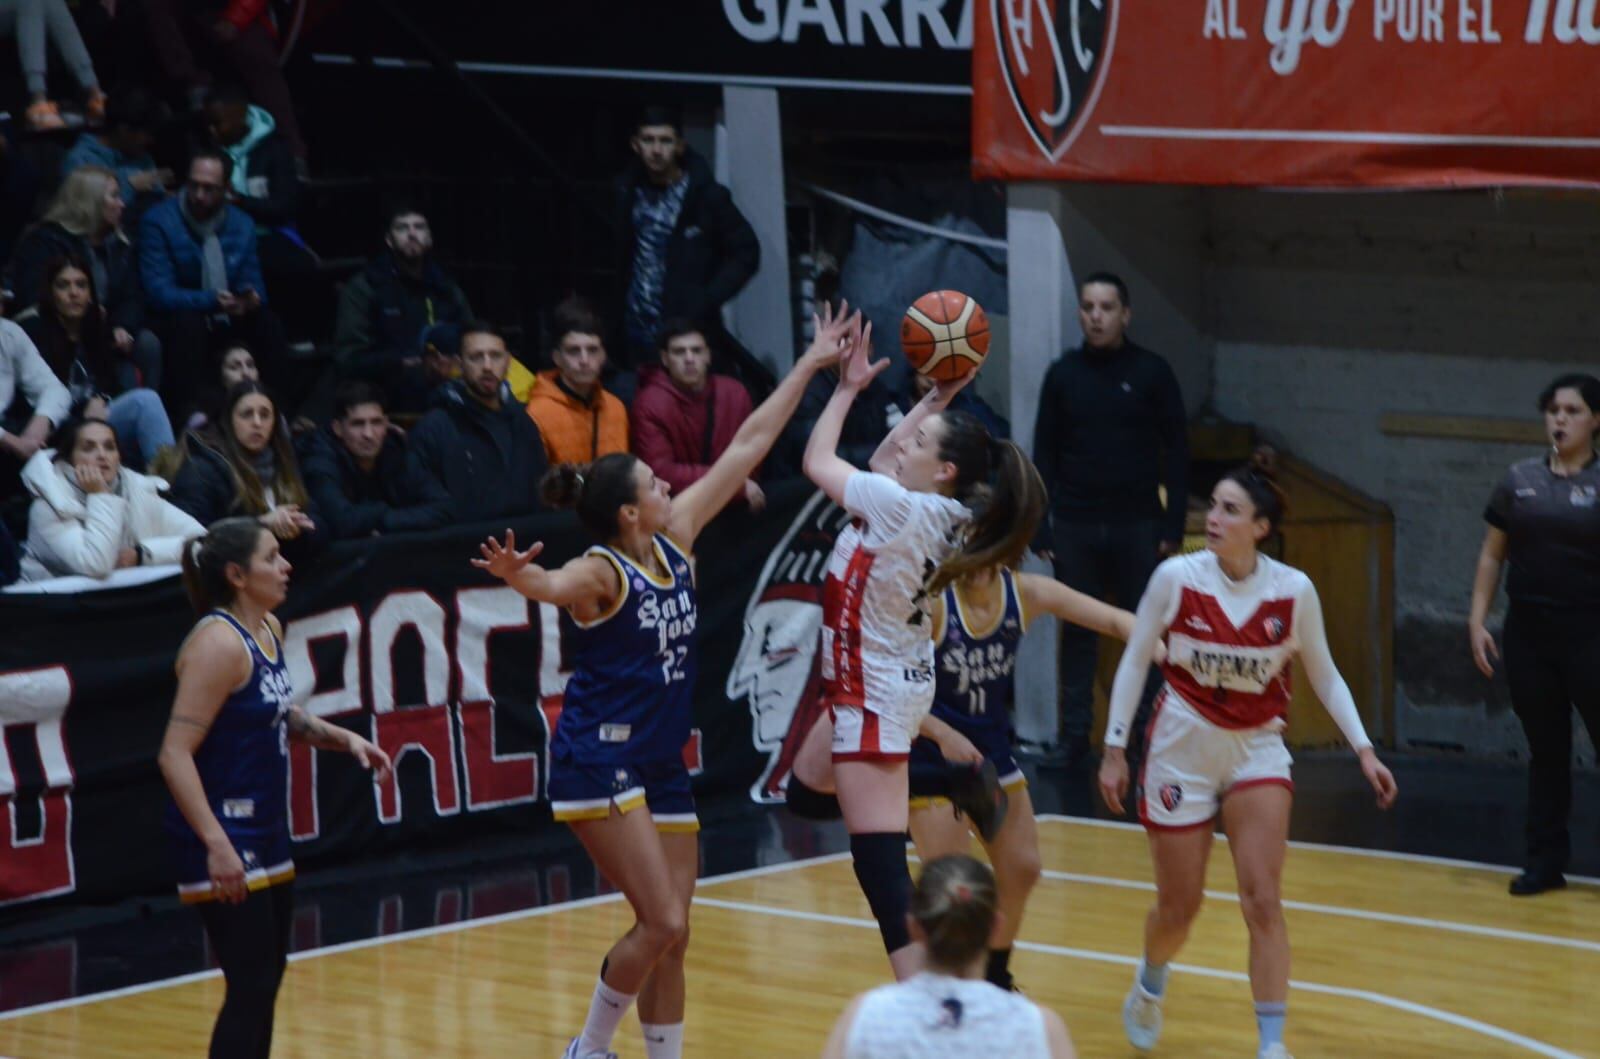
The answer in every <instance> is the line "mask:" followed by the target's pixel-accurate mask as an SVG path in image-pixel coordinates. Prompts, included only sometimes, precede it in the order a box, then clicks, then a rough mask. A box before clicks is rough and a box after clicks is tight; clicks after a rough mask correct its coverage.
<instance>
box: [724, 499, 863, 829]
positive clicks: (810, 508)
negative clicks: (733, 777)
mask: <svg viewBox="0 0 1600 1059" xmlns="http://www.w3.org/2000/svg"><path fill="white" fill-rule="evenodd" d="M849 521H850V516H849V515H848V514H846V513H845V512H844V511H843V510H842V509H840V508H839V507H837V506H835V505H834V504H833V503H831V502H830V501H829V500H828V498H827V497H826V496H824V495H823V494H822V493H817V494H816V495H814V496H813V497H812V498H811V499H810V500H808V501H806V504H805V506H804V507H802V508H801V509H800V513H799V514H798V515H796V516H795V520H794V522H793V523H792V524H791V525H790V526H789V529H788V531H787V532H786V533H784V535H783V539H782V540H780V541H779V542H778V544H777V546H776V547H775V548H773V550H772V553H771V554H770V555H769V556H767V562H766V565H765V566H764V567H762V570H761V577H760V578H759V579H758V580H757V582H756V586H755V589H754V590H753V591H752V592H751V594H750V602H749V604H748V605H747V606H746V608H745V619H744V639H743V641H742V642H741V643H740V644H739V653H738V655H737V657H736V658H735V659H734V663H733V668H732V669H731V670H730V671H729V672H728V689H727V690H728V697H729V698H730V699H737V698H744V699H746V700H747V701H748V702H749V704H750V721H751V724H750V731H751V742H752V743H754V745H755V748H756V749H757V750H761V751H764V752H766V753H767V755H768V760H767V767H766V769H765V770H763V772H762V774H761V778H760V779H758V780H757V781H756V782H755V784H754V786H752V787H751V788H750V797H751V798H752V799H754V800H755V801H758V802H781V801H782V800H783V785H784V783H785V782H786V781H787V780H788V778H789V770H790V769H791V768H792V767H793V765H794V758H795V754H796V753H797V752H798V751H799V749H800V743H801V741H802V740H803V739H804V737H805V734H806V732H808V731H809V730H810V729H811V723H812V722H813V721H814V720H815V719H816V718H817V716H818V715H819V714H820V712H821V697H820V692H821V684H822V682H821V677H820V669H821V666H820V658H819V657H818V653H817V650H818V646H819V644H820V642H821V638H822V580H823V577H824V575H825V574H826V573H827V568H828V557H829V555H830V554H832V552H833V542H834V538H835V537H837V536H838V535H839V531H840V530H842V529H843V528H844V527H845V526H846V525H848V524H849Z"/></svg>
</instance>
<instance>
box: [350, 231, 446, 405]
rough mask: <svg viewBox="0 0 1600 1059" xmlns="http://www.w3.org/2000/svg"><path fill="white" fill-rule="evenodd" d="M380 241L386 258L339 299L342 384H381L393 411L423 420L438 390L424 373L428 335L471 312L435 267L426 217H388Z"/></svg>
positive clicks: (376, 261)
mask: <svg viewBox="0 0 1600 1059" xmlns="http://www.w3.org/2000/svg"><path fill="white" fill-rule="evenodd" d="M383 241H384V245H385V246H386V247H387V249H386V251H385V252H384V253H382V254H379V255H378V256H377V257H375V258H373V259H372V260H371V261H369V262H367V266H366V268H364V269H362V270H361V271H360V272H359V273H357V274H356V276H355V277H354V278H352V279H351V280H350V282H349V283H346V284H345V286H344V291H343V292H342V293H341V294H340V295H339V313H338V316H337V318H336V319H335V321H334V326H333V345H334V355H335V357H336V358H337V359H338V362H339V370H340V373H341V374H343V375H344V376H346V377H348V378H360V379H367V380H368V381H371V382H378V383H381V384H382V385H383V386H384V388H385V389H386V390H388V391H389V396H390V400H391V402H392V403H391V407H392V408H393V409H394V410H395V411H397V412H421V411H423V410H425V409H426V408H427V399H428V393H429V392H430V391H431V390H432V389H433V386H434V384H435V383H436V382H437V380H436V379H435V378H434V377H433V376H432V375H431V374H430V373H429V372H427V371H426V370H425V369H424V365H423V356H424V351H423V347H422V344H421V340H422V336H423V333H424V332H426V331H427V330H428V329H429V328H430V327H433V326H434V325H436V324H461V323H465V322H466V321H468V320H470V319H472V307H471V306H470V305H468V304H467V296H466V294H464V293H463V292H462V290H461V288H460V287H459V286H458V285H457V284H456V283H455V281H454V280H452V279H451V278H450V277H449V276H448V275H446V274H445V271H444V269H442V268H440V267H439V264H438V263H437V262H436V261H435V260H434V258H433V231H432V229H431V228H430V227H429V225H428V218H427V217H425V216H423V215H422V213H421V211H419V210H415V209H412V208H411V207H409V206H402V207H399V208H397V209H395V210H393V211H391V212H390V214H389V223H388V226H387V228H386V230H385V233H384V239H383Z"/></svg>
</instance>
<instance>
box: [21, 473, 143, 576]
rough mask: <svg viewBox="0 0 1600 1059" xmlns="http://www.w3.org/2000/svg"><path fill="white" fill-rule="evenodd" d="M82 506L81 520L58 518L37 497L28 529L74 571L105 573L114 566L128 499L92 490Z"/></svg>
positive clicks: (63, 563)
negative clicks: (83, 510) (86, 515)
mask: <svg viewBox="0 0 1600 1059" xmlns="http://www.w3.org/2000/svg"><path fill="white" fill-rule="evenodd" d="M85 507H86V508H87V510H88V517H86V518H85V519H84V520H83V521H82V522H80V521H78V520H77V519H75V518H61V517H59V516H58V515H57V514H56V513H55V511H54V510H52V509H51V507H50V505H49V504H46V503H45V502H44V501H42V500H36V501H34V504H33V511H32V512H31V513H30V519H29V527H28V533H29V535H30V536H32V535H35V534H37V535H38V536H40V537H41V538H42V539H43V543H44V545H45V547H47V548H48V549H49V550H50V551H51V552H53V553H55V555H56V558H58V559H59V560H60V561H61V563H62V565H64V566H66V567H68V568H69V569H71V570H72V572H73V573H75V574H82V575H84V576H85V577H106V576H108V575H109V574H110V573H111V571H113V570H115V569H116V568H117V552H118V550H119V546H120V545H121V543H122V523H123V520H124V519H125V518H126V517H127V514H128V502H127V501H126V500H124V499H122V498H121V497H120V496H115V495H113V494H111V493H95V494H94V495H92V496H90V497H88V499H87V503H86V504H85Z"/></svg>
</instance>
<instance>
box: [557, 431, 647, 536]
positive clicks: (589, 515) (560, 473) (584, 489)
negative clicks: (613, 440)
mask: <svg viewBox="0 0 1600 1059" xmlns="http://www.w3.org/2000/svg"><path fill="white" fill-rule="evenodd" d="M638 462H639V459H638V457H637V456H634V455H633V454H632V453H627V452H613V453H610V454H608V455H605V456H602V457H600V458H599V459H598V460H595V461H594V462H593V463H590V464H585V465H582V466H580V465H578V464H573V463H563V464H559V465H557V466H555V467H552V468H550V469H549V470H548V471H546V472H545V475H544V478H543V479H541V480H540V482H539V493H540V496H542V497H543V498H544V502H545V503H546V504H548V505H549V506H551V507H556V508H577V510H578V521H579V522H582V523H583V525H584V528H585V529H587V530H588V531H589V532H590V533H591V534H593V535H594V537H595V538H596V539H597V540H601V541H608V540H610V539H611V538H613V537H615V536H616V535H617V512H618V511H619V510H621V508H622V505H624V504H637V503H638V502H639V484H638V483H637V482H635V481H634V478H633V468H634V465H635V464H637V463H638Z"/></svg>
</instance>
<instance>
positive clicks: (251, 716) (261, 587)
mask: <svg viewBox="0 0 1600 1059" xmlns="http://www.w3.org/2000/svg"><path fill="white" fill-rule="evenodd" d="M289 570H290V567H289V562H288V560H286V559H284V558H283V556H282V554H280V553H279V551H278V539H277V538H276V537H274V536H273V535H272V532H271V531H270V530H269V529H267V527H265V526H263V525H262V524H261V523H260V522H258V521H256V520H255V519H253V518H248V517H238V518H225V519H222V520H220V521H218V522H214V523H212V524H211V528H210V529H208V530H207V531H206V534H205V536H203V537H196V538H195V539H194V540H192V541H190V542H189V543H188V544H187V545H186V546H185V547H184V550H183V581H184V587H185V588H186V589H187V590H188V592H189V599H190V601H191V602H192V603H193V604H194V609H195V611H196V613H198V614H200V615H201V617H200V620H199V622H198V623H196V625H195V627H194V630H193V631H192V632H190V633H189V636H188V638H187V639H185V640H184V642H183V646H182V647H180V648H179V649H178V662H177V671H178V692H177V695H176V696H175V697H174V698H173V700H172V716H171V718H170V719H169V720H168V722H167V731H166V735H165V736H164V737H163V739H162V741H161V754H160V757H159V759H158V763H159V764H160V766H161V774H162V776H163V777H164V778H165V779H166V781H167V787H168V788H169V789H170V790H171V791H172V804H171V805H170V806H169V807H168V812H167V818H166V830H167V834H168V837H169V839H170V842H171V846H172V851H173V856H174V860H175V863H176V866H177V872H178V894H179V896H180V897H181V898H182V899H183V901H184V902H185V903H195V904H197V905H198V907H199V909H200V916H201V918H202V919H203V920H204V921H205V928H206V936H207V937H208V938H210V940H211V948H212V951H213V952H215V953H216V956H217V963H218V964H220V965H221V967H222V976H223V980H224V981H225V982H226V983H227V994H226V996H225V997H224V999H223V1002H222V1010H221V1011H220V1012H218V1014H217V1021H216V1026H215V1027H214V1028H213V1030H212V1034H211V1051H210V1055H211V1059H266V1057H267V1055H268V1053H269V1052H270V1051H271V1049H272V1015H273V1008H274V1007H275V1006H276V1004H277V997H278V986H279V985H280V984H281V983H282V981H283V972H284V968H285V966H286V965H287V961H288V955H289V923H290V918H291V915H292V913H293V909H294V861H293V860H292V859H291V858H290V850H289V806H288V794H287V791H288V781H289V749H288V740H290V739H293V740H295V741H296V742H301V743H307V744H309V745H311V746H314V747H317V748H319V749H322V750H342V751H345V752H346V753H348V754H350V755H351V756H353V757H354V758H355V759H356V760H357V761H358V762H360V764H361V767H362V768H368V769H371V770H372V772H373V781H374V782H382V781H383V779H384V778H385V777H386V776H387V775H388V774H389V767H390V765H389V757H388V755H387V754H385V753H384V752H383V751H382V750H379V749H378V748H377V747H375V746H373V745H372V744H371V743H369V742H368V741H367V740H365V739H363V738H361V737H360V736H358V735H356V734H355V733H354V732H351V731H348V730H346V729H343V728H338V727H335V726H334V725H331V724H328V723H327V722H326V721H323V720H320V719H318V718H316V717H312V716H311V715H309V714H307V713H306V712H305V711H304V710H302V709H301V708H300V707H298V706H295V705H294V704H293V703H292V701H291V698H292V693H291V689H290V687H289V671H288V667H287V666H286V665H285V663H284V658H283V628H282V627H281V626H280V625H279V624H278V619H277V618H276V617H274V616H273V614H272V608H274V607H276V606H278V605H279V604H281V603H282V602H283V600H284V596H285V595H286V594H287V592H288V589H289Z"/></svg>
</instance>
